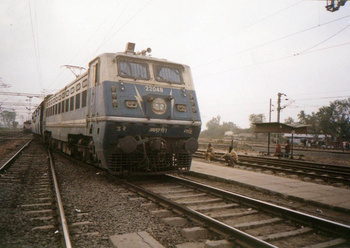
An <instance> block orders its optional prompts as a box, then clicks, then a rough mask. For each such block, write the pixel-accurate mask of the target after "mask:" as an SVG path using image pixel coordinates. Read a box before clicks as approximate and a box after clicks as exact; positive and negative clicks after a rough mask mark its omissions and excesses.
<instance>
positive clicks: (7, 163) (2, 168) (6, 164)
mask: <svg viewBox="0 0 350 248" xmlns="http://www.w3.org/2000/svg"><path fill="white" fill-rule="evenodd" d="M32 141H33V139H31V140H30V141H28V142H27V143H26V144H25V145H24V146H22V148H21V149H19V150H18V151H17V152H16V154H15V155H13V156H12V157H11V158H10V159H9V160H7V161H6V162H5V163H4V164H3V165H2V166H1V168H0V172H1V171H3V170H5V169H6V168H7V167H8V166H9V165H10V164H11V163H13V161H14V160H15V159H16V158H17V157H18V155H19V154H20V153H21V152H22V151H23V150H24V149H25V148H26V147H27V146H29V144H30V142H32Z"/></svg>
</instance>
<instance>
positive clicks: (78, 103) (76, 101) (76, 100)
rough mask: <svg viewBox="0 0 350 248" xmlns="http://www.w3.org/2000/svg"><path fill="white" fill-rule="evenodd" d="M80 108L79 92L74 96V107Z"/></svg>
mask: <svg viewBox="0 0 350 248" xmlns="http://www.w3.org/2000/svg"><path fill="white" fill-rule="evenodd" d="M79 108H80V93H79V94H77V95H76V96H75V109H79Z"/></svg>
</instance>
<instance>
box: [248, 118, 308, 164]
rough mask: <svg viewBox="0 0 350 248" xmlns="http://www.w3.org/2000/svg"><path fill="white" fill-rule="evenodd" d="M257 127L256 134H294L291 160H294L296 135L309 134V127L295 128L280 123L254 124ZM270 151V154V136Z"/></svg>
mask: <svg viewBox="0 0 350 248" xmlns="http://www.w3.org/2000/svg"><path fill="white" fill-rule="evenodd" d="M253 124H254V125H255V129H254V132H255V133H268V134H270V133H291V134H292V142H291V158H293V140H294V134H307V133H308V126H307V125H302V126H301V125H300V126H294V125H289V124H285V123H280V122H263V123H253ZM267 149H268V151H267V153H268V154H270V135H269V139H268V148H267Z"/></svg>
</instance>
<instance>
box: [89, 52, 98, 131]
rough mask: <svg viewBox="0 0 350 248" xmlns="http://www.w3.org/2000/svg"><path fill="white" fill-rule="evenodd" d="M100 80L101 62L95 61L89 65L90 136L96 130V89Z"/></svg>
mask: <svg viewBox="0 0 350 248" xmlns="http://www.w3.org/2000/svg"><path fill="white" fill-rule="evenodd" d="M99 80H100V62H99V59H98V58H97V59H95V60H94V61H92V62H91V63H90V65H89V85H90V92H89V101H88V114H87V125H88V134H90V135H91V134H92V133H93V130H94V124H95V122H96V89H95V87H96V86H97V85H98V84H99Z"/></svg>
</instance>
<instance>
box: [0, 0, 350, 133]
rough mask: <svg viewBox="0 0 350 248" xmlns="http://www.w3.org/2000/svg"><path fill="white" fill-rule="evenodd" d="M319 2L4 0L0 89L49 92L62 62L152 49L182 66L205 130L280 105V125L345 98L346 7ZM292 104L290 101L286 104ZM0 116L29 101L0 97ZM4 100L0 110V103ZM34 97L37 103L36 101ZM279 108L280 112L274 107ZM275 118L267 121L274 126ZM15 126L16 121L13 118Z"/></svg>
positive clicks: (349, 87) (348, 93) (62, 81)
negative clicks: (130, 46) (187, 69)
mask: <svg viewBox="0 0 350 248" xmlns="http://www.w3.org/2000/svg"><path fill="white" fill-rule="evenodd" d="M325 5H326V1H317V0H305V1H297V0H283V1H281V0H274V1H272V0H271V1H269V0H256V1H241V0H240V1H238V0H181V1H180V0H134V1H133V0H119V1H117V0H79V1H76V0H57V1H56V0H50V1H47V0H2V1H0V17H1V18H0V32H1V39H0V78H1V82H2V83H4V84H10V85H11V86H12V87H11V88H3V87H1V85H0V91H2V92H6V91H8V92H24V93H33V94H39V93H43V92H45V93H48V92H49V93H54V92H55V91H56V90H59V89H60V88H63V87H64V86H65V85H66V84H68V83H69V82H70V81H71V80H72V79H74V76H73V74H72V73H71V72H70V71H69V70H67V69H65V68H61V66H62V65H67V64H70V65H77V66H83V67H85V68H86V67H87V65H88V62H89V61H90V60H92V59H93V58H94V57H95V56H97V55H98V54H100V53H104V52H121V51H124V49H125V45H126V43H127V42H129V41H130V42H135V43H136V50H138V51H140V50H142V49H145V48H147V47H151V48H152V56H153V57H160V58H166V59H168V60H170V61H174V62H178V63H184V64H188V65H189V66H191V68H192V74H193V80H194V82H195V87H196V90H197V96H198V99H199V107H200V112H201V115H202V121H203V128H202V129H205V123H206V122H207V121H208V120H210V119H211V118H213V117H216V116H218V115H220V116H221V119H222V121H226V122H228V121H231V122H233V123H235V124H237V125H238V126H240V127H243V128H244V127H249V120H248V118H249V115H250V114H264V115H265V116H266V119H267V120H268V116H269V100H270V98H271V99H272V103H273V104H274V105H275V106H276V102H277V94H278V93H279V92H281V93H284V94H286V95H287V96H286V97H283V98H282V106H285V105H288V106H286V108H285V109H283V111H282V112H281V121H283V120H284V119H285V118H287V117H292V118H294V119H295V120H296V119H297V114H298V113H299V112H300V111H301V110H305V112H306V113H311V112H312V111H317V110H318V108H320V107H322V106H326V105H329V102H330V101H334V100H336V99H345V98H348V97H350V77H349V71H350V27H349V26H350V2H348V3H346V4H345V6H343V7H341V8H340V9H339V10H338V11H336V12H329V11H326V9H325ZM286 99H288V100H286ZM0 102H3V104H2V108H3V109H9V108H10V109H13V108H16V109H18V110H20V109H22V110H21V111H20V113H21V114H22V115H24V119H25V118H27V116H28V115H27V114H26V113H27V112H28V111H26V112H25V111H24V108H23V107H22V108H20V107H15V106H13V103H16V104H17V105H18V103H26V97H14V96H1V95H0ZM4 102H5V103H4ZM39 102H40V99H38V98H34V99H33V104H34V103H39ZM275 109H276V107H275ZM276 115H277V114H276V111H273V112H272V121H276ZM18 121H22V120H21V119H18Z"/></svg>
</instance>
